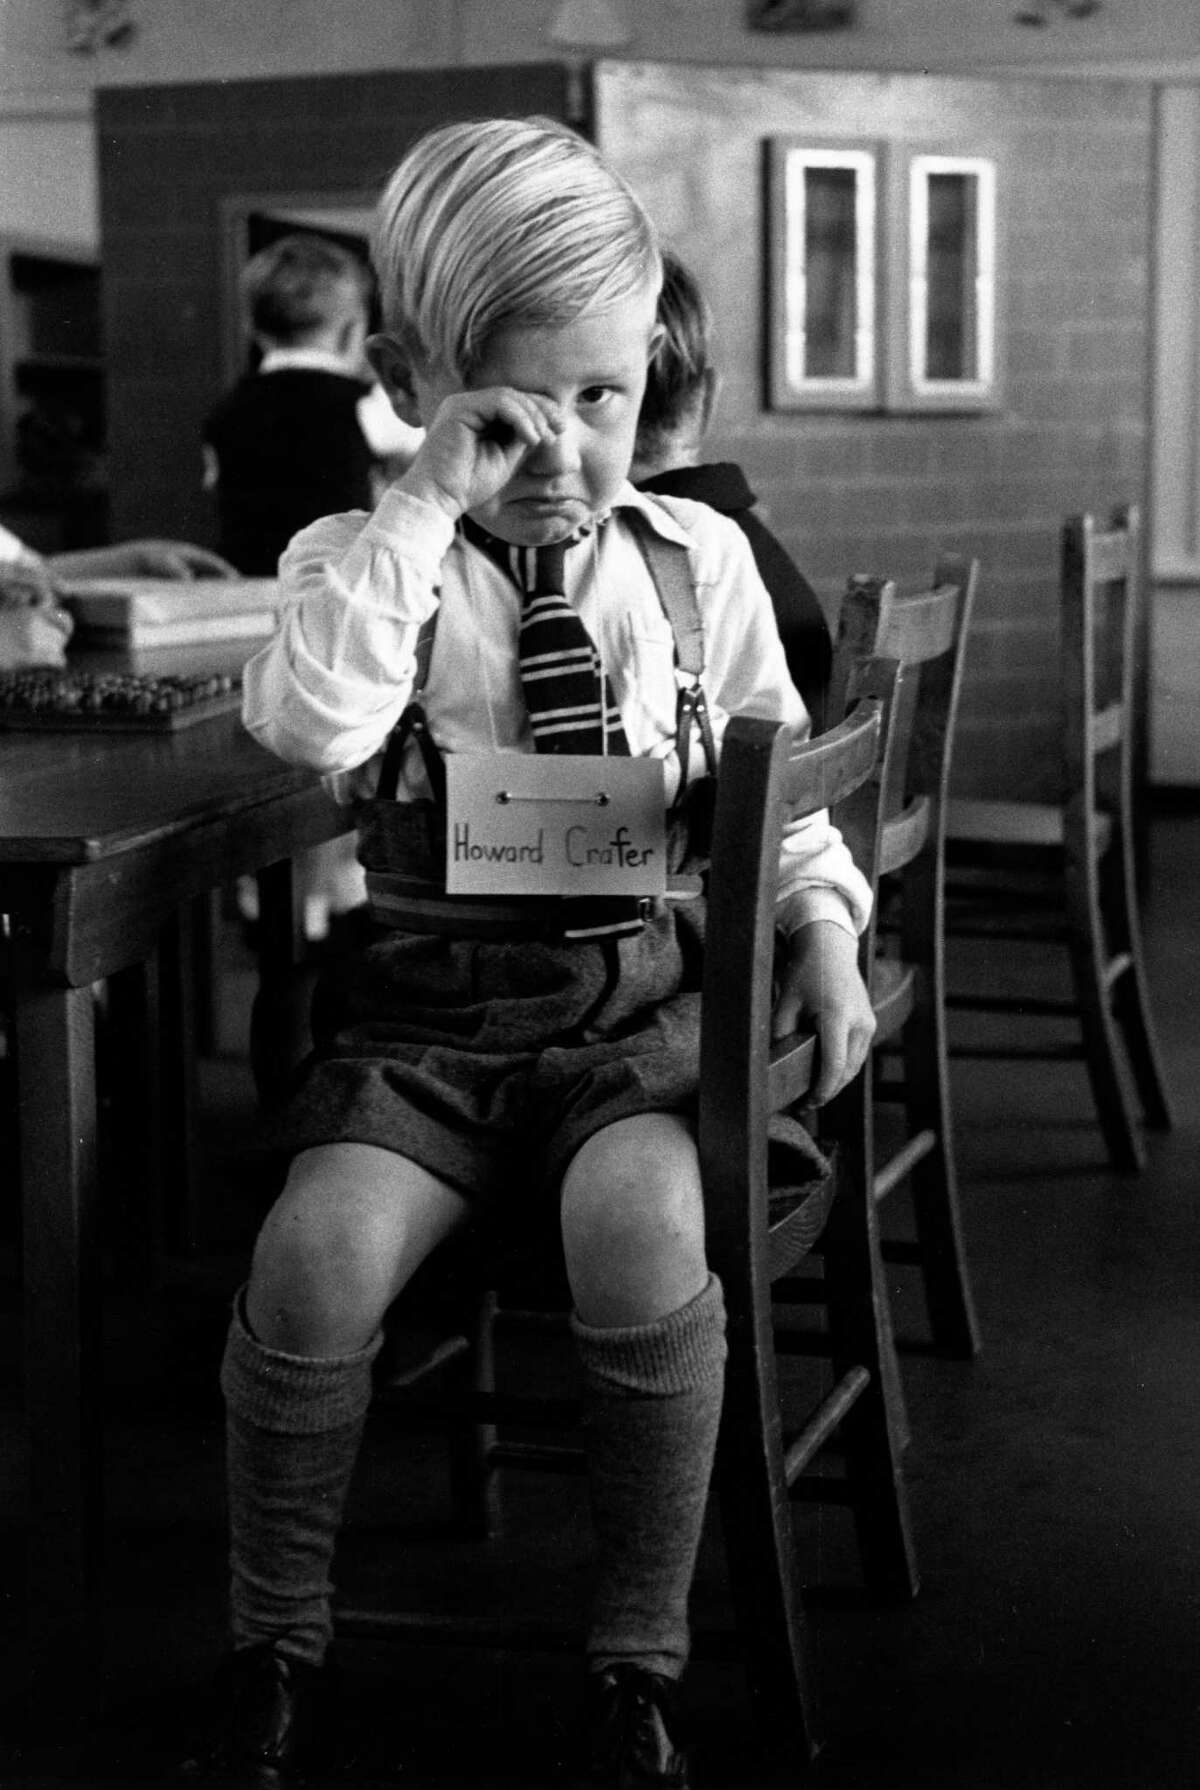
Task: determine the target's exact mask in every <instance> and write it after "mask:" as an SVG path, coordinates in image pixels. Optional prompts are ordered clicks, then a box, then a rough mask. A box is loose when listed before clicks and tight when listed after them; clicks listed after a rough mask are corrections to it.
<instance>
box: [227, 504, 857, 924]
mask: <svg viewBox="0 0 1200 1790" xmlns="http://www.w3.org/2000/svg"><path fill="white" fill-rule="evenodd" d="M627 509H637V510H639V511H640V512H641V514H642V515H643V516H645V517H647V518H648V519H649V521H650V524H651V526H652V527H653V528H655V529H656V530H657V531H658V532H659V533H660V534H661V535H662V536H663V537H664V539H666V540H669V541H675V542H677V543H678V544H680V545H681V546H684V547H686V548H687V549H688V550H689V551H690V554H691V560H692V571H693V576H694V582H695V588H696V595H697V600H698V602H699V606H700V613H701V619H702V622H703V627H704V643H705V669H704V672H703V676H702V682H703V684H704V689H705V694H706V696H707V699H708V707H709V712H710V716H711V719H712V725H713V732H714V735H715V737H716V740H717V743H718V747H719V744H720V740H721V737H722V735H723V733H724V730H725V725H726V722H727V720H728V718H729V716H730V715H733V714H749V715H758V716H762V717H764V718H766V719H778V720H783V721H788V722H791V723H793V724H797V725H799V724H803V723H804V722H805V720H806V715H805V710H804V705H803V703H802V702H801V700H800V697H799V696H798V695H797V693H796V691H795V689H794V687H793V686H792V684H791V681H790V680H789V678H788V673H787V665H786V661H785V659H784V654H783V648H782V646H781V645H780V641H779V634H778V630H777V628H776V626H775V617H774V613H773V611H772V608H771V600H770V598H769V596H768V595H767V592H766V590H765V588H764V586H763V584H762V581H761V579H760V578H759V576H758V572H757V569H756V567H755V565H754V560H753V556H752V554H751V551H750V548H749V545H748V543H747V541H746V538H745V536H744V535H743V534H742V531H741V530H740V529H739V528H738V527H737V525H736V524H735V523H733V522H730V521H729V520H728V519H727V518H725V517H723V516H719V515H718V514H717V513H716V511H714V510H711V509H709V508H708V507H707V505H705V504H698V503H692V502H690V501H689V500H687V499H684V498H663V497H656V498H650V497H648V496H644V495H643V494H642V493H640V492H638V491H635V490H634V489H633V487H632V486H631V485H626V486H624V487H623V488H622V490H621V492H620V493H619V495H618V497H617V500H616V503H615V504H614V506H613V511H612V515H611V517H610V519H609V520H608V522H606V523H605V524H603V525H602V526H601V527H599V528H598V529H597V530H596V531H595V532H594V533H593V534H592V535H590V536H589V537H588V538H587V541H586V542H585V543H584V544H583V545H582V546H581V547H579V548H578V549H576V550H575V551H573V552H572V553H570V554H569V555H568V560H567V587H568V588H567V593H566V594H567V595H568V597H569V598H570V599H571V601H572V602H573V603H574V604H575V606H576V608H577V609H578V611H579V613H580V615H581V617H582V619H583V621H584V623H585V625H586V626H587V628H588V630H589V632H590V634H591V636H592V638H593V640H594V641H595V642H596V645H597V648H598V651H599V653H600V657H601V660H602V662H603V665H604V669H605V671H606V672H607V674H608V677H609V680H610V682H611V685H612V688H613V694H614V697H615V699H616V701H617V704H618V706H619V708H620V711H621V720H622V724H623V726H624V730H625V735H626V738H627V740H628V742H629V749H630V751H631V752H633V753H635V754H637V755H641V756H646V757H652V758H660V759H662V760H663V762H664V774H665V781H666V787H667V799H668V801H669V800H670V799H671V797H672V796H673V795H674V792H675V790H676V789H677V787H678V783H679V767H678V765H677V763H676V762H675V719H676V698H677V680H676V672H675V652H674V646H675V643H674V637H673V635H672V632H671V627H670V624H669V623H668V621H667V618H666V616H665V615H664V613H663V610H662V605H661V603H660V601H659V597H658V592H657V590H656V589H655V586H654V583H653V580H652V579H651V577H650V574H649V572H648V571H647V568H646V564H645V561H644V559H643V557H642V553H641V550H640V548H639V547H638V544H637V541H636V539H635V536H634V534H633V531H632V529H630V528H628V527H625V526H623V525H622V521H621V515H622V511H623V510H627ZM279 578H280V588H281V592H282V595H283V599H284V601H283V605H282V614H281V620H280V625H279V629H278V631H277V633H276V634H275V635H274V637H273V638H272V639H271V641H270V642H269V643H268V644H267V645H266V646H265V647H263V648H262V649H261V651H260V652H258V653H257V654H256V655H255V657H254V658H252V659H251V660H250V662H249V664H248V665H247V666H246V669H245V673H244V683H243V716H244V719H245V723H246V726H247V727H248V728H249V730H250V732H251V733H252V734H253V735H254V736H255V738H256V739H258V740H259V741H261V743H262V744H263V745H264V746H267V747H269V748H270V749H271V750H272V751H273V752H276V753H278V754H279V755H280V756H281V757H283V758H285V759H287V760H289V761H290V762H293V763H298V764H306V765H311V766H312V767H313V768H314V769H315V770H318V771H320V772H322V773H323V774H324V775H325V776H326V778H327V779H328V780H329V784H330V787H331V789H332V790H333V792H334V794H335V795H336V796H337V797H338V799H340V800H343V801H349V800H352V799H353V798H354V797H355V796H362V795H368V794H370V793H371V792H372V791H373V788H374V782H375V777H376V774H377V770H378V762H377V761H378V757H379V754H380V752H381V750H382V748H383V745H384V743H385V741H386V739H387V736H388V734H389V732H390V731H391V729H392V727H393V725H394V724H395V722H396V721H397V720H398V718H399V716H400V714H401V712H402V710H403V709H404V707H405V704H406V703H407V701H408V699H409V696H410V694H411V692H412V685H413V677H414V670H415V664H414V649H415V645H416V639H417V634H418V631H419V629H420V626H421V623H422V622H423V621H424V620H425V619H426V617H427V616H429V615H431V614H432V612H433V610H434V609H435V608H439V606H440V613H439V615H438V625H437V634H436V638H435V642H434V649H433V655H432V659H431V662H430V668H429V677H428V681H427V683H426V686H425V690H424V694H423V698H422V700H423V705H424V708H425V712H426V716H427V718H428V721H429V726H430V731H431V733H432V735H433V737H434V739H435V740H436V742H437V744H438V746H439V747H440V748H441V750H442V751H443V752H490V751H513V750H515V751H524V752H532V751H533V750H534V745H533V737H532V734H531V732H530V728H529V720H528V715H527V713H526V708H525V703H524V700H523V698H522V695H521V687H520V671H519V665H518V651H517V635H518V625H519V616H520V606H521V596H520V593H519V592H518V590H517V589H516V587H515V585H514V584H513V582H512V580H511V579H510V578H509V577H508V576H507V575H506V573H505V572H504V571H503V570H501V568H500V567H499V566H497V565H495V564H494V563H493V562H492V561H491V560H490V559H489V558H488V557H487V555H486V554H484V553H482V552H480V551H479V550H478V549H477V548H475V547H472V546H471V545H470V544H469V543H467V542H466V541H465V540H464V539H463V538H462V537H461V535H458V534H457V533H456V531H455V529H454V526H453V524H452V523H451V522H450V521H449V519H448V518H447V517H446V516H445V515H444V514H443V513H442V512H441V511H440V510H438V509H436V508H434V507H432V506H430V505H427V504H424V503H422V502H420V501H419V500H418V499H416V498H413V497H410V496H409V495H408V494H407V493H405V492H402V491H399V490H397V489H396V488H395V487H392V488H391V489H389V490H388V491H387V492H386V493H385V494H384V496H383V498H382V499H381V501H380V503H379V504H378V505H377V507H376V508H375V510H374V511H373V512H372V513H371V514H370V515H367V514H366V513H365V512H362V511H358V512H353V513H351V514H348V515H339V516H327V517H325V518H323V520H321V521H320V522H316V523H314V524H313V525H312V526H311V527H309V528H306V529H303V530H302V531H301V532H300V533H299V534H298V535H297V536H296V537H295V539H294V540H293V541H292V542H291V544H290V545H289V547H288V548H287V551H286V552H285V553H284V555H283V558H282V559H281V560H280V565H279ZM693 753H694V755H695V757H694V763H693V772H694V773H699V772H702V771H703V769H704V765H703V757H702V754H701V751H700V747H699V744H698V742H696V743H694V745H693ZM427 794H428V786H427V783H426V780H425V776H424V770H423V767H422V765H421V762H420V758H419V755H418V754H417V753H416V752H415V751H413V752H411V753H410V755H409V758H408V761H407V763H406V765H405V768H404V774H403V777H402V787H401V790H400V795H401V799H404V798H405V797H407V798H408V799H414V798H417V797H420V796H424V795H427ZM780 899H781V901H783V900H786V901H787V911H786V916H781V919H783V920H784V923H785V925H786V929H787V930H788V931H789V932H790V931H794V930H795V929H796V927H798V926H800V925H804V924H807V923H808V922H809V921H812V920H817V919H822V920H824V919H829V920H834V921H836V922H837V923H839V924H840V925H842V926H843V927H845V928H846V929H847V930H852V931H860V930H861V929H862V927H863V926H864V925H865V923H866V919H867V915H868V913H869V910H870V890H869V886H868V884H867V883H866V880H865V879H864V878H863V876H862V875H861V874H860V872H859V871H858V870H857V868H856V867H855V865H854V863H853V862H852V860H851V858H850V854H849V852H848V850H847V849H846V846H845V844H844V842H843V841H842V838H841V835H840V834H839V833H838V832H837V830H836V828H834V827H833V826H832V825H831V824H830V822H829V819H828V816H827V815H824V814H822V815H817V816H813V817H811V818H810V819H808V820H806V821H801V822H797V823H795V824H794V825H793V826H792V827H791V828H789V830H788V835H787V838H786V839H785V842H784V851H783V859H782V863H781V867H780Z"/></svg>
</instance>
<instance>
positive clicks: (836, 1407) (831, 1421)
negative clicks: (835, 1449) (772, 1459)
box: [783, 1367, 871, 1486]
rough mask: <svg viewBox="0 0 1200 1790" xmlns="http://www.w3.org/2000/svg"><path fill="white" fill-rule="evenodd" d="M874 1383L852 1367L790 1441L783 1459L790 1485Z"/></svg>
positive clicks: (859, 1369)
mask: <svg viewBox="0 0 1200 1790" xmlns="http://www.w3.org/2000/svg"><path fill="white" fill-rule="evenodd" d="M870 1384H871V1376H870V1374H869V1373H868V1372H867V1370H866V1368H865V1367H852V1368H851V1369H850V1371H849V1373H848V1374H846V1375H845V1377H844V1378H843V1379H841V1380H839V1381H838V1383H837V1385H836V1386H835V1387H834V1388H833V1391H832V1392H831V1393H830V1394H829V1395H828V1397H827V1398H824V1399H822V1401H821V1403H820V1404H819V1405H818V1406H817V1408H816V1410H815V1411H814V1412H813V1414H812V1416H811V1417H810V1418H809V1420H808V1422H807V1423H806V1424H805V1426H804V1428H803V1429H802V1430H800V1431H799V1432H798V1434H797V1435H796V1437H795V1438H794V1440H793V1441H791V1442H789V1443H788V1445H787V1449H786V1451H785V1453H784V1457H783V1472H784V1478H785V1479H786V1480H787V1483H788V1485H789V1486H791V1485H793V1484H794V1483H795V1481H796V1480H798V1479H799V1477H800V1475H801V1473H803V1471H804V1469H805V1467H807V1465H808V1463H809V1461H811V1460H812V1458H813V1456H814V1454H816V1452H817V1450H818V1449H819V1448H823V1447H824V1445H825V1443H826V1442H827V1441H828V1440H829V1438H830V1436H831V1435H832V1434H833V1432H834V1430H835V1429H836V1428H837V1426H838V1424H839V1423H841V1421H842V1419H843V1417H845V1415H846V1413H847V1411H849V1410H850V1408H851V1407H852V1406H853V1405H854V1404H856V1403H857V1401H858V1400H859V1399H860V1398H861V1397H862V1395H863V1393H864V1392H865V1391H866V1389H867V1387H868V1386H869V1385H870Z"/></svg>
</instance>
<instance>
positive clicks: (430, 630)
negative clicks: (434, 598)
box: [375, 609, 446, 803]
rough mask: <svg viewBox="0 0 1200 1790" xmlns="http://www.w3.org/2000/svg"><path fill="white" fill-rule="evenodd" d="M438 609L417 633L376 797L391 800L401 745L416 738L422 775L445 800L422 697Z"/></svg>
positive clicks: (442, 771)
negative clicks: (408, 689)
mask: <svg viewBox="0 0 1200 1790" xmlns="http://www.w3.org/2000/svg"><path fill="white" fill-rule="evenodd" d="M437 618H438V612H437V610H436V609H435V610H434V612H433V614H432V615H427V616H426V617H425V620H424V621H423V622H422V623H421V626H420V629H419V631H418V633H417V644H416V647H415V649H414V654H413V656H414V658H415V660H416V670H415V671H414V673H413V687H412V694H411V695H410V696H409V699H408V701H407V703H406V704H405V707H404V712H403V714H402V715H401V716H400V719H399V720H398V721H397V722H396V725H395V726H394V727H393V728H392V731H391V733H389V735H388V737H387V744H386V745H385V746H384V749H383V762H382V763H381V764H380V766H379V779H378V782H377V783H376V785H375V795H376V797H377V799H378V800H380V801H384V802H394V801H395V800H396V795H397V792H398V791H399V788H400V772H401V770H402V769H403V766H404V748H405V747H406V746H407V744H408V742H409V740H410V739H415V740H416V742H417V746H418V748H419V749H420V753H421V759H422V762H423V763H424V766H425V775H426V777H428V779H429V787H430V789H431V790H432V791H433V793H434V796H435V798H436V799H437V800H438V801H439V802H443V803H444V801H445V799H446V767H445V765H444V764H443V763H442V755H441V753H440V752H439V751H438V749H437V747H436V745H435V744H434V741H433V736H432V735H431V734H430V731H429V723H428V721H427V720H426V719H425V707H424V704H423V703H422V701H421V697H422V696H423V695H424V693H425V685H426V684H427V683H428V681H429V662H430V660H431V659H432V657H433V638H434V635H435V634H436V633H437Z"/></svg>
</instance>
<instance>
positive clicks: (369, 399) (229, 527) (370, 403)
mask: <svg viewBox="0 0 1200 1790" xmlns="http://www.w3.org/2000/svg"><path fill="white" fill-rule="evenodd" d="M242 296H243V299H244V301H245V305H246V313H247V318H248V321H249V324H250V328H251V331H252V332H253V336H254V341H255V344H256V346H257V347H258V349H259V350H260V352H261V355H262V359H261V360H260V362H259V365H258V367H257V369H256V370H255V371H254V372H253V373H247V374H246V375H245V376H244V377H243V378H242V379H240V380H239V381H238V383H237V385H236V386H235V387H234V388H233V390H232V391H231V392H229V393H227V394H226V396H225V397H224V398H222V399H221V401H220V403H219V404H218V405H217V406H216V407H215V409H214V410H213V411H212V412H211V413H210V415H209V416H208V418H207V420H206V422H205V425H204V449H205V485H206V487H208V488H209V489H211V490H213V491H214V492H215V495H216V501H217V518H218V537H219V538H218V543H217V544H218V546H219V548H220V551H221V552H222V553H223V554H224V555H225V556H226V557H227V558H228V559H230V560H232V561H233V563H234V565H235V566H237V568H238V569H239V571H241V572H244V573H245V574H246V575H247V576H249V577H254V578H273V577H274V575H275V569H276V567H277V565H278V564H279V556H280V554H281V553H282V552H283V550H284V548H285V547H286V546H287V544H288V542H289V541H290V540H291V538H292V536H293V535H294V534H296V533H297V532H298V531H299V530H300V529H301V528H303V527H305V526H306V524H307V523H309V522H315V521H316V520H317V518H318V517H319V516H328V515H330V514H332V513H333V512H334V511H335V510H353V509H361V510H367V509H370V508H371V505H372V503H373V502H374V500H375V496H376V492H375V489H374V484H373V473H374V470H375V466H376V462H377V459H378V458H379V454H378V453H377V450H376V448H375V446H374V445H373V441H372V438H371V437H370V435H369V434H368V430H370V429H373V428H374V427H375V425H374V422H373V420H372V419H373V418H374V416H375V413H376V400H377V397H378V393H377V389H376V387H375V382H374V380H373V379H372V377H371V374H370V369H369V367H368V365H367V362H366V359H365V357H364V353H363V345H364V343H365V341H366V337H367V328H368V322H369V310H370V296H371V280H370V273H369V270H368V268H367V267H366V265H365V263H364V262H362V261H361V260H360V259H359V257H358V256H357V255H355V254H353V253H352V252H351V251H350V250H349V249H345V248H342V246H341V245H340V244H339V243H336V242H333V241H331V240H330V239H329V238H328V237H324V236H317V235H309V234H302V233H299V232H295V233H293V234H291V235H288V236H282V237H280V238H279V240H278V241H276V242H273V243H272V244H271V245H270V247H269V248H265V249H262V250H260V251H259V253H258V254H257V255H255V256H254V257H253V258H252V259H251V260H250V261H248V262H247V263H246V267H245V269H244V271H243V274H242ZM364 415H365V416H366V417H367V419H368V421H367V426H366V427H364V420H363V419H364ZM392 427H393V431H394V437H393V439H392V440H391V441H390V442H389V443H387V444H386V446H387V451H388V453H389V454H392V453H396V454H400V453H402V450H403V448H404V446H405V445H407V448H408V452H407V456H406V458H405V464H407V460H408V459H411V457H412V454H413V452H414V451H415V448H416V445H417V442H418V441H419V439H420V437H419V436H418V435H416V434H415V433H414V432H413V431H412V430H404V429H403V428H402V425H400V424H399V423H398V422H396V421H395V419H393V425H392ZM397 470H400V468H397Z"/></svg>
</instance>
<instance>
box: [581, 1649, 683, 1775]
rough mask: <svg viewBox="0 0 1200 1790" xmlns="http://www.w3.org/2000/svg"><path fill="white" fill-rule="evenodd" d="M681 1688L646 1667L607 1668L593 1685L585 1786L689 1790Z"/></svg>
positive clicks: (587, 1720)
mask: <svg viewBox="0 0 1200 1790" xmlns="http://www.w3.org/2000/svg"><path fill="white" fill-rule="evenodd" d="M677 1696H678V1687H677V1685H676V1683H675V1681H674V1679H671V1678H664V1677H662V1676H661V1675H660V1674H659V1673H657V1672H649V1671H647V1670H646V1669H645V1667H643V1666H635V1665H632V1664H630V1665H616V1666H608V1667H606V1668H605V1669H604V1671H602V1672H593V1673H592V1674H591V1675H590V1677H589V1681H588V1691H587V1702H586V1707H585V1714H584V1721H585V1726H586V1738H585V1746H586V1752H585V1757H584V1771H583V1775H582V1778H581V1779H580V1782H581V1784H585V1785H589V1786H591V1785H597V1786H599V1785H603V1786H605V1787H606V1790H648V1787H650V1786H654V1785H658V1786H660V1787H661V1790H689V1785H690V1782H691V1780H690V1778H689V1776H688V1761H687V1755H686V1754H685V1753H684V1751H683V1749H682V1747H681V1746H680V1745H679V1743H678V1739H677V1735H678V1726H679V1721H678V1714H677V1710H676V1702H677Z"/></svg>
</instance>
